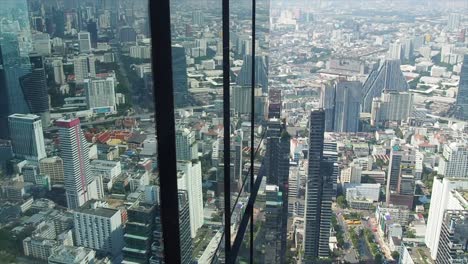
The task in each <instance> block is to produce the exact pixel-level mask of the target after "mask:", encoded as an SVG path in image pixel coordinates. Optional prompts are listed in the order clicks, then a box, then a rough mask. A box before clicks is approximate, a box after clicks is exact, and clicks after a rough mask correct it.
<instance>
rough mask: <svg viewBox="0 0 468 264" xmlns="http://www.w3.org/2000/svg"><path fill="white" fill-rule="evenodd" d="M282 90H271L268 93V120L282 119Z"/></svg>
mask: <svg viewBox="0 0 468 264" xmlns="http://www.w3.org/2000/svg"><path fill="white" fill-rule="evenodd" d="M281 104H282V98H281V90H280V89H270V90H269V91H268V118H269V119H270V118H280V117H281Z"/></svg>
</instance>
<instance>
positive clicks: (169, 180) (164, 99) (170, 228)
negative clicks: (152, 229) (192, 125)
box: [149, 0, 181, 263]
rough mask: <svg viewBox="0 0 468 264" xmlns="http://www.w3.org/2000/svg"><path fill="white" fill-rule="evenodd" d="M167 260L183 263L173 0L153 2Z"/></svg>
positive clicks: (150, 6) (152, 14) (158, 136)
mask: <svg viewBox="0 0 468 264" xmlns="http://www.w3.org/2000/svg"><path fill="white" fill-rule="evenodd" d="M149 10H150V20H151V36H152V38H153V40H155V39H156V38H157V41H152V49H151V50H152V65H153V70H154V74H153V80H154V87H155V89H154V104H155V109H156V114H155V117H156V135H157V138H158V153H159V154H162V153H164V155H158V165H159V185H160V196H161V199H160V210H161V223H162V232H163V234H162V235H163V245H164V261H165V263H181V251H180V229H179V206H178V205H179V199H178V193H177V165H176V144H175V121H174V119H175V118H174V88H173V82H172V49H171V13H170V1H169V0H157V1H149Z"/></svg>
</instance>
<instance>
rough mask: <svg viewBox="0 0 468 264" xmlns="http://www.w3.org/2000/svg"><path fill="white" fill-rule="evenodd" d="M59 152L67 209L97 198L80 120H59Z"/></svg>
mask: <svg viewBox="0 0 468 264" xmlns="http://www.w3.org/2000/svg"><path fill="white" fill-rule="evenodd" d="M55 124H56V126H57V127H59V140H60V151H61V157H62V159H63V172H64V182H65V191H66V196H67V204H68V208H70V209H75V208H78V207H80V206H82V205H83V204H84V203H85V202H86V201H88V200H90V199H94V198H99V197H98V190H97V184H96V181H95V179H94V178H93V177H92V175H91V173H90V170H89V148H88V145H87V142H86V139H85V137H84V134H83V131H82V130H81V127H80V119H78V118H76V119H60V120H58V121H57V122H56V123H55Z"/></svg>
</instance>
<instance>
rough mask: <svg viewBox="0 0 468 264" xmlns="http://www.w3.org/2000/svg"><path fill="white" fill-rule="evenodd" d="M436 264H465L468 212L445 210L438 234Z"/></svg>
mask: <svg viewBox="0 0 468 264" xmlns="http://www.w3.org/2000/svg"><path fill="white" fill-rule="evenodd" d="M439 244H440V246H439V247H438V251H437V258H436V260H435V263H436V264H452V263H466V261H467V253H468V210H467V209H465V210H458V211H452V210H450V211H449V210H447V211H445V214H444V220H443V222H442V229H441V232H440V242H439Z"/></svg>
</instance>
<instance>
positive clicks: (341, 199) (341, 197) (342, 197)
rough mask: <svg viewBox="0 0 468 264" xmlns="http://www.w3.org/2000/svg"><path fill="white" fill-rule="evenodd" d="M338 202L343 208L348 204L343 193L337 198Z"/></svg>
mask: <svg viewBox="0 0 468 264" xmlns="http://www.w3.org/2000/svg"><path fill="white" fill-rule="evenodd" d="M336 202H337V203H338V205H339V206H340V207H341V208H346V207H347V206H348V203H347V202H346V198H345V197H344V196H343V195H340V196H338V198H336Z"/></svg>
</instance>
